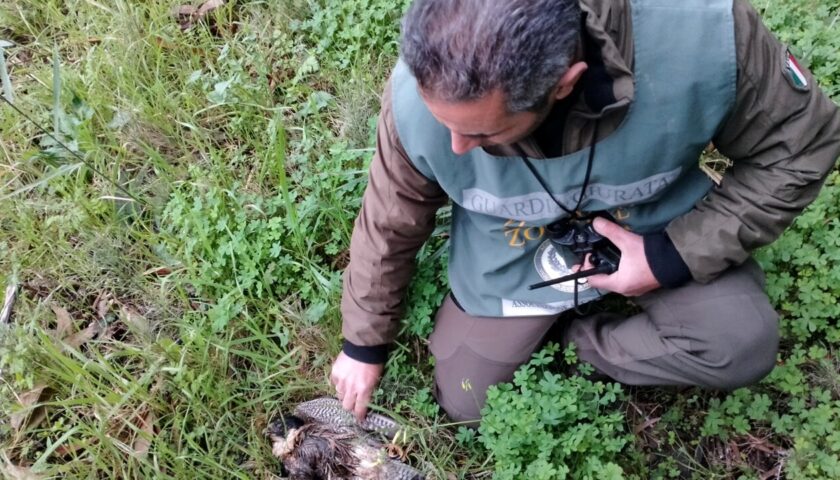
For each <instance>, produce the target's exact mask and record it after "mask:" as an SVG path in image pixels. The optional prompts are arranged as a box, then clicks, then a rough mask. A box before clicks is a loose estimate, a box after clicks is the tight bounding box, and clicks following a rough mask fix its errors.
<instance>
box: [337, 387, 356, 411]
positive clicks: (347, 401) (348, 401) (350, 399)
mask: <svg viewBox="0 0 840 480" xmlns="http://www.w3.org/2000/svg"><path fill="white" fill-rule="evenodd" d="M339 400H341V406H342V407H343V408H344V409H345V410H347V411H348V412H352V411H353V409H354V408H355V407H356V395H355V394H354V393H353V392H344V398H339Z"/></svg>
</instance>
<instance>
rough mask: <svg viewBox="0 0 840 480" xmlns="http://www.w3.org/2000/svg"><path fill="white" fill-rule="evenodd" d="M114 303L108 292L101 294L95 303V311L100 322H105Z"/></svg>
mask: <svg viewBox="0 0 840 480" xmlns="http://www.w3.org/2000/svg"><path fill="white" fill-rule="evenodd" d="M113 303H114V301H113V299H112V297H111V294H110V293H108V292H101V293H100V294H99V295H98V296H97V297H96V300H94V302H93V306H94V309H95V310H96V315H97V317H98V318H99V319H100V320H104V319H105V316H106V315H108V311H109V310H110V309H111V305H112V304H113Z"/></svg>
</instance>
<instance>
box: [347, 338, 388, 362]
mask: <svg viewBox="0 0 840 480" xmlns="http://www.w3.org/2000/svg"><path fill="white" fill-rule="evenodd" d="M341 350H342V351H343V352H344V353H345V354H346V355H347V356H348V357H350V358H352V359H353V360H358V361H360V362H362V363H370V364H382V363H385V362H386V361H387V360H388V345H372V346H361V345H354V344H353V343H351V342H350V341H349V340H344V345H343V346H342V347H341Z"/></svg>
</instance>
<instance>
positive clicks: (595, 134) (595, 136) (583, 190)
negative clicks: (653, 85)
mask: <svg viewBox="0 0 840 480" xmlns="http://www.w3.org/2000/svg"><path fill="white" fill-rule="evenodd" d="M599 125H600V120H595V129H594V131H593V132H592V141H590V142H589V159H588V160H587V161H586V174H585V175H584V176H583V185H582V186H581V188H580V195H579V196H578V200H577V204H575V208H573V209H571V210H570V209H569V208H568V207H566V206H565V205H563V204H562V203H560V201H559V200H557V199H556V198H555V197H554V195H553V194H552V193H551V190H550V189H549V188H548V185H546V182H545V180H544V179H543V178H542V177H541V176H540V174H539V173H537V169H536V168H534V164H533V163H531V160H529V159H528V156H527V155H525V151H524V150H523V149H522V146H521V145H519V144H518V143H517V144H516V145H515V148H516V149H517V151H518V152H519V156H520V158H522V161H523V162H525V166H527V167H528V170H530V171H531V174H532V175H534V178H536V179H537V182H539V184H540V186H542V188H543V190H545V193H547V194H548V196H549V197H550V198H551V200H553V201H554V203H556V204H557V206H558V207H560V209H561V210H563V211H564V212H566V213H568V214H569V215H570V216H578V213H577V212H578V209H580V206H581V204H582V203H583V197H584V196H585V195H586V189H587V187H589V178H590V177H591V175H592V164H593V163H595V145H596V144H597V143H598V126H599ZM583 260H584V259H583V258H578V263H580V264H581V265H583ZM574 302H575V307H574V308H575V312H577V313H578V314H580V315H583V313H582V312H581V311H580V310H579V309H578V307H579V306H580V305H579V304H578V281H577V280H575V287H574Z"/></svg>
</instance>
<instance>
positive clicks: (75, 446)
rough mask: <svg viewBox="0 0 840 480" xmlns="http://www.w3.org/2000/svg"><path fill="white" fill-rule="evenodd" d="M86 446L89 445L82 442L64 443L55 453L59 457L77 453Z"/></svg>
mask: <svg viewBox="0 0 840 480" xmlns="http://www.w3.org/2000/svg"><path fill="white" fill-rule="evenodd" d="M85 447H87V445H85V444H84V443H82V442H77V443H70V444H67V443H65V444H64V445H59V446H58V448H56V449H55V454H56V455H58V456H59V457H66V456H67V455H70V454H73V453H76V452H78V451H79V450H81V449H83V448H85Z"/></svg>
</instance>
